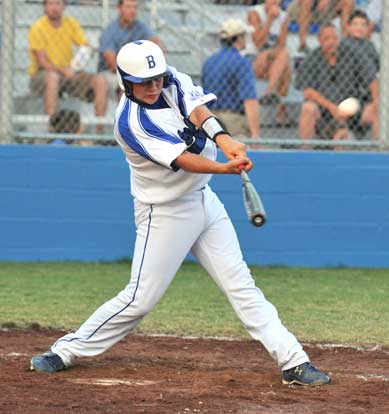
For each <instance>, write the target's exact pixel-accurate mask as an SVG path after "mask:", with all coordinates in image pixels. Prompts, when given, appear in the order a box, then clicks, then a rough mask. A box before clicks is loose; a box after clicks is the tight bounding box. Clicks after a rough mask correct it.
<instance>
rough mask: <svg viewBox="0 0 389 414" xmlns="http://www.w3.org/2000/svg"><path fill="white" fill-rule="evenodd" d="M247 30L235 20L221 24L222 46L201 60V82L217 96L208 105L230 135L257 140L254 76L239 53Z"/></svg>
mask: <svg viewBox="0 0 389 414" xmlns="http://www.w3.org/2000/svg"><path fill="white" fill-rule="evenodd" d="M247 29H248V28H247V26H246V25H245V24H244V22H243V21H241V20H238V19H229V20H226V21H225V22H224V23H223V24H222V26H221V29H220V41H221V46H222V47H221V49H220V50H218V51H217V52H215V53H214V54H213V55H211V56H210V57H208V59H206V60H205V62H204V65H203V68H202V85H203V87H204V89H206V90H208V91H212V92H214V93H215V94H216V95H217V97H218V99H217V100H216V101H215V102H213V103H212V104H210V108H211V110H212V112H213V113H214V114H216V115H217V116H218V117H219V118H220V119H221V121H222V122H223V123H224V124H225V125H226V127H227V129H228V130H229V132H230V133H231V135H232V136H235V137H237V136H241V137H251V138H255V139H258V138H259V104H258V99H257V91H256V78H255V75H254V72H253V68H252V66H251V63H250V61H249V60H248V59H247V58H245V57H243V56H241V54H240V53H239V51H240V50H242V49H243V48H244V47H245V39H246V32H247Z"/></svg>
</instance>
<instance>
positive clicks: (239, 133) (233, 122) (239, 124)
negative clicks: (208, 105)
mask: <svg viewBox="0 0 389 414" xmlns="http://www.w3.org/2000/svg"><path fill="white" fill-rule="evenodd" d="M211 111H212V113H214V114H215V115H216V116H217V117H218V118H220V120H221V121H222V122H223V123H224V125H225V126H226V128H227V130H228V132H229V133H230V134H231V136H232V137H239V138H250V137H251V133H250V130H249V127H248V124H247V119H246V115H244V114H240V113H239V112H232V111H229V110H224V109H211Z"/></svg>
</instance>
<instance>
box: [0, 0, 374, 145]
mask: <svg viewBox="0 0 389 414" xmlns="http://www.w3.org/2000/svg"><path fill="white" fill-rule="evenodd" d="M358 1H362V0H356V2H358ZM363 1H365V2H366V0H363ZM372 1H375V0H372ZM289 2H290V0H283V1H282V2H281V6H282V7H283V8H284V9H285V8H287V6H288V3H289ZM234 3H238V4H215V3H212V2H209V1H205V0H198V1H196V2H193V1H189V0H180V1H179V0H158V1H151V0H148V1H144V2H139V11H138V15H139V19H140V20H142V21H144V22H146V23H148V24H149V25H150V27H151V28H152V30H154V31H155V32H156V33H158V35H159V37H160V38H161V40H162V41H163V43H164V44H165V45H166V55H167V61H168V63H169V64H170V65H172V66H174V67H176V68H178V69H179V70H182V71H183V72H186V73H188V74H189V75H191V76H192V78H193V79H194V80H195V81H196V82H198V83H200V82H201V67H202V64H203V62H204V61H205V59H206V58H207V57H208V56H209V55H211V53H213V52H214V51H216V50H217V49H218V47H219V33H218V32H219V28H220V26H221V23H222V22H223V21H224V20H226V19H228V18H231V17H234V18H238V19H241V20H244V21H247V14H248V10H249V9H250V7H252V4H255V3H256V2H254V1H241V2H234ZM14 4H15V7H16V12H15V16H16V31H15V39H14V44H15V50H14V71H13V85H14V116H13V122H14V130H15V131H16V132H17V133H19V135H20V136H21V137H23V136H24V137H34V138H35V137H36V136H37V135H41V136H42V135H43V133H44V132H47V125H48V117H47V116H46V115H45V114H44V111H43V102H42V99H41V98H36V97H32V96H31V94H30V91H29V84H28V83H29V78H28V74H27V68H28V64H29V58H28V42H27V33H28V30H29V27H30V25H31V24H32V23H33V22H34V21H35V20H36V19H37V18H38V17H39V16H41V14H42V2H41V1H31V0H30V1H27V0H16V1H15V3H14ZM67 4H68V5H67V8H66V12H67V14H69V15H72V16H77V19H78V21H79V22H80V24H81V25H82V27H83V28H84V30H85V33H86V36H87V37H88V39H89V41H90V43H91V45H92V46H93V47H94V50H95V53H94V54H93V56H92V58H91V61H90V62H89V65H88V70H89V71H96V70H97V63H98V54H97V48H98V44H99V37H100V35H101V32H102V29H103V28H104V27H106V26H107V24H108V23H110V22H112V21H113V20H114V19H115V18H116V17H117V9H116V4H117V2H116V0H109V1H108V0H68V2H67ZM315 30H317V27H316V28H315V27H313V26H311V29H310V32H309V34H308V38H307V44H308V46H309V48H310V49H313V48H315V47H316V46H317V45H318V42H317V38H316V35H315V33H314V31H315ZM371 40H372V41H373V43H374V44H375V45H376V47H377V49H378V50H380V48H379V35H378V34H377V32H374V33H373V35H372V39H371ZM286 45H287V49H288V52H289V55H290V57H291V63H292V67H293V72H292V81H291V86H290V88H289V91H288V94H287V96H286V97H285V98H282V102H284V103H285V105H286V107H287V111H288V115H289V117H291V118H295V119H298V116H299V111H300V107H301V103H302V101H303V96H302V93H301V91H298V90H296V89H295V88H294V87H293V83H294V78H295V73H296V67H297V66H298V65H299V64H300V63H301V61H302V60H303V58H304V56H303V55H301V54H300V53H299V52H298V46H299V38H298V22H296V21H291V22H290V24H289V33H288V36H287V39H286ZM3 64H4V62H3ZM266 87H267V82H266V81H257V91H258V94H259V95H261V94H262V93H263V92H264V90H266ZM115 107H116V101H114V100H113V99H110V100H109V102H108V109H107V112H106V116H105V117H103V118H102V120H101V121H100V122H101V123H103V124H104V125H105V132H106V134H105V135H103V138H105V139H112V132H111V131H112V119H113V114H114V110H115ZM61 108H69V109H74V110H77V111H78V112H79V113H80V114H81V115H82V120H83V123H84V125H85V133H86V134H90V133H93V131H94V128H95V125H96V123H98V122H99V121H98V120H96V117H95V116H94V112H93V105H91V104H90V103H85V102H80V101H79V100H77V99H74V98H71V97H68V96H63V97H62V98H61V99H60V102H59V107H58V109H61ZM275 115H276V108H275V107H274V106H268V107H261V139H265V140H270V141H271V140H273V139H274V140H275V141H274V142H276V141H277V140H281V141H282V140H283V139H285V138H287V139H298V131H297V128H296V127H290V128H280V127H278V126H276V125H275ZM51 138H52V137H51ZM91 139H93V137H92V136H91ZM99 139H101V137H100V138H99ZM277 145H278V144H277Z"/></svg>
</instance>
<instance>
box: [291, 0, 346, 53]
mask: <svg viewBox="0 0 389 414" xmlns="http://www.w3.org/2000/svg"><path fill="white" fill-rule="evenodd" d="M353 9H354V0H293V1H292V3H291V4H290V6H289V8H288V13H289V15H290V18H291V20H297V21H298V25H299V38H300V44H299V48H298V50H299V52H304V53H307V52H308V51H309V48H308V46H307V35H308V32H309V28H310V25H311V23H312V22H315V23H317V24H322V23H324V22H327V21H330V20H332V19H334V18H336V17H338V16H340V22H341V28H342V33H343V35H346V33H347V29H346V26H347V19H348V16H349V15H350V13H351V11H352V10H353Z"/></svg>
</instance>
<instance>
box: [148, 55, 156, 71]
mask: <svg viewBox="0 0 389 414" xmlns="http://www.w3.org/2000/svg"><path fill="white" fill-rule="evenodd" d="M146 58H147V62H149V69H153V68H155V60H154V56H152V55H150V56H146Z"/></svg>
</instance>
